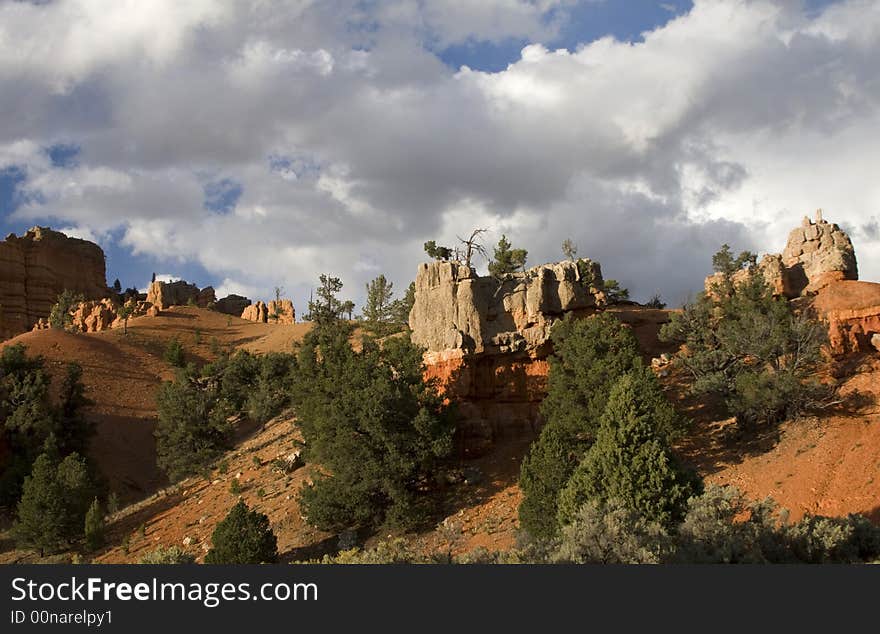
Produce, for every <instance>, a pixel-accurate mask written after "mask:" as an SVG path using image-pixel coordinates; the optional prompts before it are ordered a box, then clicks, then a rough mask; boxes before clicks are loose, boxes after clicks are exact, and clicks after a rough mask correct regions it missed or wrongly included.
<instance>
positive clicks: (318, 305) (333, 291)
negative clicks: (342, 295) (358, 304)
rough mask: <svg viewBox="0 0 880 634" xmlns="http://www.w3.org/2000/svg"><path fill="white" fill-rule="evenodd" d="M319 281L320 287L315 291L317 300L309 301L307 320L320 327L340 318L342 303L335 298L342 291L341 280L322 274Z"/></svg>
mask: <svg viewBox="0 0 880 634" xmlns="http://www.w3.org/2000/svg"><path fill="white" fill-rule="evenodd" d="M319 280H320V282H321V285H320V286H319V287H318V290H317V298H316V299H314V300H310V301H309V314H308V319H309V321H313V322H315V324H316V325H317V326H318V327H321V326H324V325H327V324H331V323H333V322H336V321H339V320H340V319H341V318H342V314H343V310H344V309H343V304H344V302H342V301H341V300H340V299H339V298H338V297H337V295H338V294H339V291H341V290H342V280H340V279H339V278H338V277H331V276H330V275H326V274H323V273H322V274H321V275H320V276H319ZM352 307H353V305H352Z"/></svg>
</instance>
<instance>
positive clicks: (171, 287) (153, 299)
mask: <svg viewBox="0 0 880 634" xmlns="http://www.w3.org/2000/svg"><path fill="white" fill-rule="evenodd" d="M215 299H216V298H215V296H214V288H213V287H211V286H206V287H205V288H203V289H199V287H198V286H196V285H195V284H188V283H187V282H184V281H183V280H180V281H177V282H152V283H151V284H150V288H149V289H148V290H147V302H149V303H150V304H152V305H153V306H155V307H156V308H158V309H159V310H165V309H166V308H170V307H171V306H186V305H188V304H195V305H196V306H198V307H199V308H207V307H208V306H210V305H211V304H213V303H214V301H215Z"/></svg>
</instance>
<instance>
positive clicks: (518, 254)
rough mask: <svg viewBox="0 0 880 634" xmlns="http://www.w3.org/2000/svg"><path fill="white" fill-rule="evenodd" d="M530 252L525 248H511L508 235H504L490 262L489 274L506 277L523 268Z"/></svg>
mask: <svg viewBox="0 0 880 634" xmlns="http://www.w3.org/2000/svg"><path fill="white" fill-rule="evenodd" d="M528 254H529V253H528V251H526V250H525V249H513V248H511V244H510V241H509V240H508V239H507V236H506V235H502V236H501V239H500V240H499V241H498V244H497V245H496V247H495V258H494V260H492V261H491V262H489V274H490V275H492V276H494V277H504V276H505V275H509V274H511V273H513V272H514V271H516V270H518V269H521V268H523V267H524V266H525V265H526V258H527V257H528Z"/></svg>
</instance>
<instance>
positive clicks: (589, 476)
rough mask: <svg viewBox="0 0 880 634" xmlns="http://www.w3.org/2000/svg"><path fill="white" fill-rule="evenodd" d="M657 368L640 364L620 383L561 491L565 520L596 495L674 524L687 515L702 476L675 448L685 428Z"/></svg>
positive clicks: (561, 511) (562, 520)
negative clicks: (680, 460) (655, 372)
mask: <svg viewBox="0 0 880 634" xmlns="http://www.w3.org/2000/svg"><path fill="white" fill-rule="evenodd" d="M678 420H679V419H678V417H677V415H676V414H675V411H674V410H673V409H672V405H670V403H669V402H668V401H667V400H666V397H665V396H664V395H663V391H662V389H661V388H660V386H659V385H658V383H657V379H656V378H655V377H654V375H653V373H652V372H651V371H650V370H649V369H647V368H637V369H634V370H633V371H632V372H630V373H628V374H626V375H624V376H622V377H621V378H620V379H619V380H618V381H617V382H616V384H615V385H614V387H613V388H612V390H611V394H610V396H609V398H608V405H607V406H606V409H605V412H604V414H603V415H602V419H601V424H600V428H599V433H598V436H597V437H596V442H595V443H594V444H593V446H592V447H590V450H589V451H588V452H587V454H586V456H585V457H584V459H583V461H582V462H581V463H580V465H578V467H577V469H576V470H575V472H574V474H572V477H571V479H570V480H569V482H568V484H567V485H566V487H565V489H563V491H562V493H561V494H560V496H559V522H560V524H561V525H565V524H568V523H570V522H571V521H572V520H573V519H574V518H575V516H576V514H577V512H578V510H579V509H580V508H581V506H582V505H583V504H584V503H585V502H587V501H590V500H596V501H598V502H600V503H604V502H607V501H608V500H616V501H618V502H620V503H622V504H624V505H625V506H626V507H627V508H629V509H631V510H633V511H635V512H636V513H639V514H640V515H641V516H642V517H644V518H645V519H646V520H649V521H656V522H659V523H660V524H662V525H664V526H667V527H671V526H673V525H674V524H675V523H677V522H678V521H680V520H681V518H682V517H683V515H684V513H685V510H686V506H687V501H688V498H689V497H691V496H692V495H696V494H699V492H700V491H699V488H700V485H699V480H698V479H697V478H696V476H695V475H694V474H693V473H691V472H690V471H688V470H686V469H684V468H683V467H681V466H680V465H679V463H678V461H677V460H676V458H675V456H674V455H673V454H672V452H671V450H670V448H669V440H670V438H672V437H674V435H675V434H676V432H677V430H678V429H679V428H680V424H679V422H678Z"/></svg>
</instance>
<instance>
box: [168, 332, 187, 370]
mask: <svg viewBox="0 0 880 634" xmlns="http://www.w3.org/2000/svg"><path fill="white" fill-rule="evenodd" d="M163 358H164V359H165V361H166V362H168V363H170V364H171V365H173V366H174V367H176V368H182V367H184V366H186V353H185V352H184V350H183V345H182V344H181V343H180V341H178V340H177V337H174V338H173V339H170V340H169V341H168V343H167V344H166V345H165V353H164V354H163Z"/></svg>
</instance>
